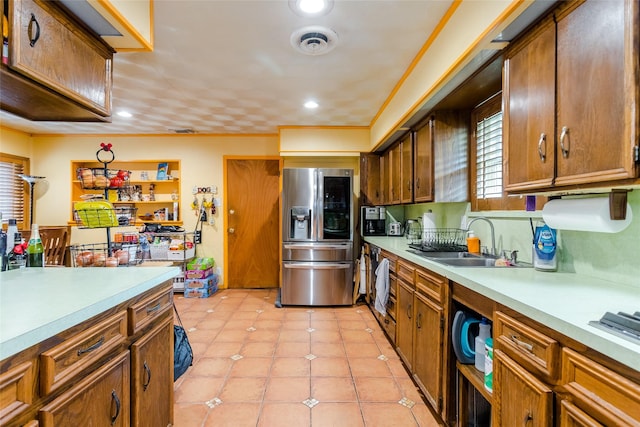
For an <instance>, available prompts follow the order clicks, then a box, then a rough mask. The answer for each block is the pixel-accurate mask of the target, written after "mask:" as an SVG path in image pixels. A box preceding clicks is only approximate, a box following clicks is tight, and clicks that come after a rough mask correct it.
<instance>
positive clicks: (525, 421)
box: [522, 412, 533, 427]
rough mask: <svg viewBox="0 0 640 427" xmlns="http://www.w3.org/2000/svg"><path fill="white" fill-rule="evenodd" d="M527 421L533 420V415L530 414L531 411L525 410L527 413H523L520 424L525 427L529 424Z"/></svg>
mask: <svg viewBox="0 0 640 427" xmlns="http://www.w3.org/2000/svg"><path fill="white" fill-rule="evenodd" d="M529 421H533V415H531V412H527V415H525V417H524V420H522V425H523V426H524V427H526V426H527V425H528V424H529Z"/></svg>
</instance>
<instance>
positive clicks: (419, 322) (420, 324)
mask: <svg viewBox="0 0 640 427" xmlns="http://www.w3.org/2000/svg"><path fill="white" fill-rule="evenodd" d="M416 327H417V328H418V329H422V313H418V317H417V318H416Z"/></svg>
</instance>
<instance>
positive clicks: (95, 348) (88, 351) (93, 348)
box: [78, 335, 104, 356]
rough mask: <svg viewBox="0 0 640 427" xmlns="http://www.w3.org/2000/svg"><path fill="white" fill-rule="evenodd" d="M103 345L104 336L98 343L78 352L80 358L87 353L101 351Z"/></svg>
mask: <svg viewBox="0 0 640 427" xmlns="http://www.w3.org/2000/svg"><path fill="white" fill-rule="evenodd" d="M102 344H104V335H103V336H101V337H100V339H99V340H98V342H97V343H95V344H93V345H91V346H89V347H87V348H84V349H80V350H78V356H82V355H83V354H85V353H91V352H92V351H94V350H97V349H99V348H100V347H101V346H102Z"/></svg>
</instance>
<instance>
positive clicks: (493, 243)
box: [467, 216, 498, 255]
mask: <svg viewBox="0 0 640 427" xmlns="http://www.w3.org/2000/svg"><path fill="white" fill-rule="evenodd" d="M479 219H481V220H483V221H486V222H487V223H488V224H489V227H491V255H497V254H498V251H497V249H496V233H495V230H494V228H493V223H492V222H491V220H490V219H489V218H485V217H483V216H477V217H475V218H473V219H472V220H471V221H469V223H468V224H467V231H469V230H470V229H471V224H473V223H474V222H476V221H477V220H479Z"/></svg>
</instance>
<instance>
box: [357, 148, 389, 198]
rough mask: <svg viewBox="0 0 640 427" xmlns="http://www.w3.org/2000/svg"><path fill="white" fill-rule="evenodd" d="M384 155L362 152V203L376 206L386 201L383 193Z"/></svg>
mask: <svg viewBox="0 0 640 427" xmlns="http://www.w3.org/2000/svg"><path fill="white" fill-rule="evenodd" d="M382 163H383V160H382V157H381V156H380V155H378V154H374V153H360V204H361V205H362V206H376V205H380V204H382V203H384V199H383V193H382V173H383V172H382V170H383V168H382Z"/></svg>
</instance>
